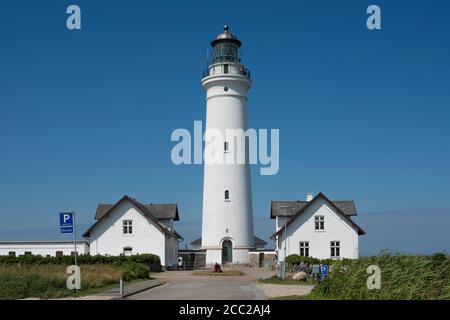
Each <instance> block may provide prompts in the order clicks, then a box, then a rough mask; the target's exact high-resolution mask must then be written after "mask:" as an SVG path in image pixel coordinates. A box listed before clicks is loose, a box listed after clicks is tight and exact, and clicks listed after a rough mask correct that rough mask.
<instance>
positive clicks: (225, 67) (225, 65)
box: [223, 64, 228, 73]
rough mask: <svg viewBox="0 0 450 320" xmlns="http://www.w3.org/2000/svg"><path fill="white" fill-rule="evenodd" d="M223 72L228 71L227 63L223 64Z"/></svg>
mask: <svg viewBox="0 0 450 320" xmlns="http://www.w3.org/2000/svg"><path fill="white" fill-rule="evenodd" d="M223 73H228V65H227V64H224V65H223Z"/></svg>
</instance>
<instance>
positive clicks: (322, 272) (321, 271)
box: [320, 264, 329, 276]
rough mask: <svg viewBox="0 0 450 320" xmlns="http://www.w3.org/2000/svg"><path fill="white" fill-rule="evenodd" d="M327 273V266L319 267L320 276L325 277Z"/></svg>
mask: <svg viewBox="0 0 450 320" xmlns="http://www.w3.org/2000/svg"><path fill="white" fill-rule="evenodd" d="M328 271H329V267H328V265H327V264H323V265H321V266H320V274H322V275H324V276H327V275H328Z"/></svg>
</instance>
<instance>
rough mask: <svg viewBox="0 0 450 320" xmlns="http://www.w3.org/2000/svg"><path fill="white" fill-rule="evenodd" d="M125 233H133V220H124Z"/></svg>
mask: <svg viewBox="0 0 450 320" xmlns="http://www.w3.org/2000/svg"><path fill="white" fill-rule="evenodd" d="M123 234H133V220H123Z"/></svg>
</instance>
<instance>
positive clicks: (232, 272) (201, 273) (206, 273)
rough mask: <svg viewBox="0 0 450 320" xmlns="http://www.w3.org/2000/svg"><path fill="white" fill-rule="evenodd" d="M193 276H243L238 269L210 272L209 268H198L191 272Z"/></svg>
mask: <svg viewBox="0 0 450 320" xmlns="http://www.w3.org/2000/svg"><path fill="white" fill-rule="evenodd" d="M192 275H194V276H243V275H244V272H242V271H239V270H223V271H222V272H212V271H210V270H200V271H194V272H192Z"/></svg>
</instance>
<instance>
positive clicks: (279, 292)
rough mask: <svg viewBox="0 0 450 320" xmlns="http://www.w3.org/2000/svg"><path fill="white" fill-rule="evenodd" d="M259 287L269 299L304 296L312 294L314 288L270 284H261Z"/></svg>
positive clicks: (310, 286) (309, 286)
mask: <svg viewBox="0 0 450 320" xmlns="http://www.w3.org/2000/svg"><path fill="white" fill-rule="evenodd" d="M259 287H260V288H261V289H262V291H263V292H264V295H265V296H266V297H268V298H275V297H286V296H304V295H307V294H309V293H311V290H312V289H313V288H314V286H312V285H291V284H290V285H286V284H268V283H261V284H259Z"/></svg>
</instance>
